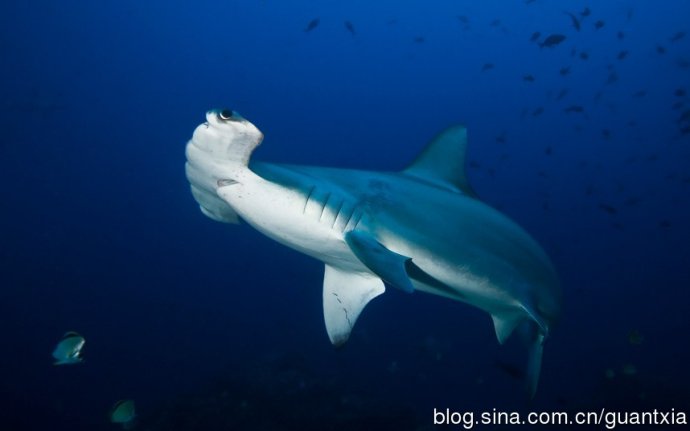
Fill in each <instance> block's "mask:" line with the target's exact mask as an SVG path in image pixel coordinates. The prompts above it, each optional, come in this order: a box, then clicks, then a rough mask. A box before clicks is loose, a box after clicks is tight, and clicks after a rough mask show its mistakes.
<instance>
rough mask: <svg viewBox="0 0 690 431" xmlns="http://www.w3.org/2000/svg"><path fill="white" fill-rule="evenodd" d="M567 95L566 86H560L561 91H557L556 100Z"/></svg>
mask: <svg viewBox="0 0 690 431" xmlns="http://www.w3.org/2000/svg"><path fill="white" fill-rule="evenodd" d="M567 95H568V89H567V88H561V91H559V92H558V95H557V96H556V100H563V98H564V97H565V96H567Z"/></svg>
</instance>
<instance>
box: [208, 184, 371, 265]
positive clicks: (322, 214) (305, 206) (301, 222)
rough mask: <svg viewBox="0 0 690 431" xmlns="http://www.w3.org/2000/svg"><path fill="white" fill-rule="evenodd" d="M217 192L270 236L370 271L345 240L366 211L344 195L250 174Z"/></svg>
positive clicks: (333, 262) (314, 254)
mask: <svg viewBox="0 0 690 431" xmlns="http://www.w3.org/2000/svg"><path fill="white" fill-rule="evenodd" d="M241 181H242V182H240V183H235V184H231V185H227V186H224V187H221V188H220V189H219V191H218V193H219V195H220V196H221V198H222V199H223V200H225V201H226V202H227V203H228V204H229V205H230V206H231V207H232V208H233V209H234V210H235V211H236V212H237V213H238V214H239V215H240V217H241V218H242V219H243V220H245V221H246V222H247V223H249V224H250V225H251V226H252V227H254V228H255V229H256V230H258V231H260V232H261V233H263V234H264V235H266V236H268V237H269V238H271V239H273V240H275V241H277V242H279V243H281V244H284V245H286V246H288V247H290V248H293V249H295V250H297V251H299V252H301V253H304V254H306V255H309V256H312V257H314V258H316V259H318V260H320V261H322V262H324V263H327V264H329V265H333V266H336V267H340V268H343V269H345V268H348V269H354V270H359V271H367V270H366V268H365V267H364V265H362V264H361V263H360V262H359V260H358V259H357V258H356V257H355V255H354V254H353V253H352V251H350V248H349V247H348V245H347V244H346V243H345V240H344V233H345V232H347V231H349V230H351V229H353V228H354V227H355V226H356V225H357V224H358V223H359V221H360V220H361V218H362V217H363V213H362V211H361V210H359V209H358V208H357V207H356V205H354V204H353V203H352V201H351V200H349V199H348V198H347V197H346V196H343V195H342V194H340V193H336V192H332V191H324V190H321V189H319V188H318V187H316V186H315V187H313V188H312V189H311V190H310V191H308V192H307V193H306V194H305V193H303V192H300V191H298V190H294V189H290V188H287V187H283V186H280V185H277V184H275V183H272V182H269V181H266V180H264V179H262V178H260V177H256V176H253V175H252V176H250V177H249V178H247V179H241Z"/></svg>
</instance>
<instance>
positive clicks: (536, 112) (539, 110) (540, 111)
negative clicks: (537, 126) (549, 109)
mask: <svg viewBox="0 0 690 431" xmlns="http://www.w3.org/2000/svg"><path fill="white" fill-rule="evenodd" d="M543 113H544V108H542V107H541V106H539V107H538V108H536V109H535V110H534V111H532V116H533V117H538V116H540V115H541V114H543Z"/></svg>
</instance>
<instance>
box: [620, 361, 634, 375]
mask: <svg viewBox="0 0 690 431" xmlns="http://www.w3.org/2000/svg"><path fill="white" fill-rule="evenodd" d="M621 372H622V373H623V374H625V375H626V376H634V375H635V374H637V367H636V366H634V365H633V364H625V365H623V368H622V369H621Z"/></svg>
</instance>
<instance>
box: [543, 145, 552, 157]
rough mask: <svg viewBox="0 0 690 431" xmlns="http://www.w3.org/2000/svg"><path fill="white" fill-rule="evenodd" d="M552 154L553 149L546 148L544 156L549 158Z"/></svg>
mask: <svg viewBox="0 0 690 431" xmlns="http://www.w3.org/2000/svg"><path fill="white" fill-rule="evenodd" d="M551 153H553V149H552V148H551V146H550V145H549V146H548V147H546V148H544V154H546V155H547V156H550V155H551Z"/></svg>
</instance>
